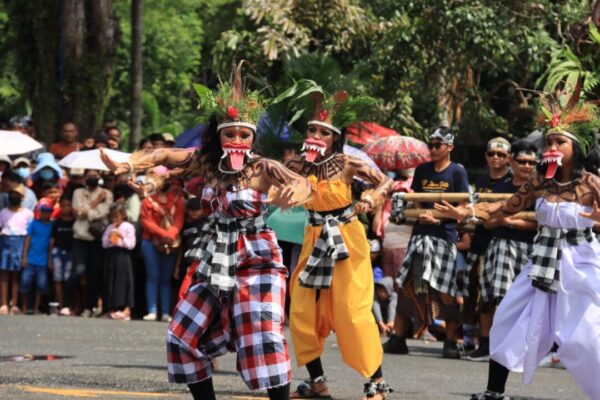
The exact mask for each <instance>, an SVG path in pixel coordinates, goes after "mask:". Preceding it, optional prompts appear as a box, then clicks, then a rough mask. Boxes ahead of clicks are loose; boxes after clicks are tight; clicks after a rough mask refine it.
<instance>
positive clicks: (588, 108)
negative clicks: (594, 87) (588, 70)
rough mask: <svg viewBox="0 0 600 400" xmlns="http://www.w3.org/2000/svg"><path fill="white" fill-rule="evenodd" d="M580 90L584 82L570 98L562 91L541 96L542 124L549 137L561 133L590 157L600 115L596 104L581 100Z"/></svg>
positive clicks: (579, 84)
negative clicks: (549, 96)
mask: <svg viewBox="0 0 600 400" xmlns="http://www.w3.org/2000/svg"><path fill="white" fill-rule="evenodd" d="M580 92H581V81H579V82H578V83H577V86H576V87H575V90H574V91H573V93H572V95H571V97H570V98H569V99H568V100H567V99H566V96H565V95H564V94H561V93H559V94H558V95H557V96H556V97H551V98H546V97H544V96H541V98H540V103H541V112H540V115H539V117H538V125H539V126H540V128H542V129H543V130H544V136H545V137H547V136H548V135H550V134H553V133H558V134H561V135H563V136H566V137H568V138H570V139H572V140H573V142H574V143H575V144H576V145H577V146H579V148H580V150H581V152H582V153H583V155H584V156H586V157H587V155H588V154H589V151H590V149H591V148H592V146H593V145H594V142H595V141H596V133H597V132H598V130H599V129H600V116H599V114H598V109H597V108H596V106H594V105H593V104H590V103H584V102H583V101H580Z"/></svg>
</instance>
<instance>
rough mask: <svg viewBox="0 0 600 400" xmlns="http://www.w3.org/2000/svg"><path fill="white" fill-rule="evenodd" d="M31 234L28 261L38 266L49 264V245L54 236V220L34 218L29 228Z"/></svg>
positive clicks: (28, 232) (28, 234) (28, 233)
mask: <svg viewBox="0 0 600 400" xmlns="http://www.w3.org/2000/svg"><path fill="white" fill-rule="evenodd" d="M27 236H29V250H28V251H27V263H28V264H32V265H37V266H47V265H48V247H49V246H50V238H51V237H52V222H51V221H48V222H44V221H41V220H39V219H34V220H33V221H31V223H30V224H29V227H28V228H27Z"/></svg>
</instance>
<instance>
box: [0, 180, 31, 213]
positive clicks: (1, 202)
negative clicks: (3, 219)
mask: <svg viewBox="0 0 600 400" xmlns="http://www.w3.org/2000/svg"><path fill="white" fill-rule="evenodd" d="M21 182H22V180H21V177H20V176H19V175H17V173H16V172H13V171H10V172H7V173H5V174H4V175H2V192H3V193H2V195H1V196H0V209H1V208H4V207H7V206H8V204H9V201H8V197H9V195H10V192H11V191H12V190H14V189H15V188H17V187H18V186H20V185H21ZM23 191H24V193H25V196H24V198H23V201H22V203H21V205H22V206H23V207H24V208H27V209H28V210H31V211H33V210H34V209H35V206H36V204H37V196H36V195H35V193H34V192H33V190H31V189H29V188H28V187H26V186H23Z"/></svg>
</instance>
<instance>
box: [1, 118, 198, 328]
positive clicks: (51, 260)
mask: <svg viewBox="0 0 600 400" xmlns="http://www.w3.org/2000/svg"><path fill="white" fill-rule="evenodd" d="M9 125H10V126H8V127H7V128H9V129H13V130H18V131H21V132H22V133H25V134H28V135H31V136H34V135H35V128H34V126H33V122H32V121H31V119H30V118H26V117H20V118H13V119H11V121H9ZM121 140H122V135H121V132H120V130H119V128H118V127H117V125H116V124H114V123H112V122H107V123H105V124H104V128H103V130H102V131H101V132H98V133H96V134H95V135H93V136H92V137H89V138H86V139H82V137H80V133H79V130H78V127H77V124H76V123H74V122H66V123H65V124H63V125H62V127H61V130H60V132H59V135H58V140H57V141H56V142H55V143H53V144H51V145H50V146H49V147H48V151H45V150H42V151H41V152H38V153H34V154H27V155H19V156H11V157H9V156H6V155H0V174H1V179H2V181H1V182H2V183H1V194H0V229H1V236H0V315H7V314H11V315H16V314H21V313H26V314H38V313H50V314H56V315H62V316H76V315H80V316H83V317H92V316H105V317H110V318H113V319H119V320H129V319H131V318H142V319H144V320H160V321H169V320H170V318H171V317H170V314H171V310H172V309H173V306H174V304H175V302H176V300H177V293H178V290H179V288H180V286H181V281H182V279H183V275H184V273H185V271H186V267H187V265H182V263H185V260H184V257H183V254H182V253H183V247H184V246H177V245H176V244H177V243H179V237H180V236H181V233H182V232H181V231H182V228H183V226H184V225H186V227H187V229H188V230H189V229H190V227H192V226H194V225H195V224H199V223H200V221H199V219H198V218H197V215H196V214H194V213H195V210H197V209H198V208H199V207H198V205H197V204H196V203H197V202H193V201H192V202H191V203H190V204H189V205H188V206H187V209H188V211H187V212H188V214H191V215H192V216H196V218H186V201H187V197H188V196H187V193H186V192H185V191H184V188H183V182H182V181H181V180H179V179H178V178H169V179H168V180H167V181H166V182H167V183H166V184H165V185H164V186H163V187H162V189H161V190H160V191H159V192H158V193H156V194H154V195H152V196H149V197H146V198H144V199H142V198H140V197H139V196H138V194H137V193H135V191H134V190H132V189H131V188H130V187H129V186H128V185H127V180H126V179H127V178H126V177H117V176H114V175H112V174H110V173H109V172H107V171H98V170H92V169H87V170H83V169H77V168H72V169H66V168H62V167H61V166H59V164H58V161H59V160H60V159H62V158H64V157H65V156H67V155H68V154H70V153H72V152H75V151H85V150H90V149H97V148H101V147H104V148H110V149H115V150H119V149H121V147H122V146H121V145H122V144H121ZM174 142H175V141H174V138H173V135H171V134H168V133H165V134H161V133H155V134H152V135H150V136H149V137H147V138H145V139H144V140H142V141H141V143H139V149H153V148H161V147H171V146H173V145H174ZM166 221H168V226H166V225H165V223H166ZM52 283H53V284H52Z"/></svg>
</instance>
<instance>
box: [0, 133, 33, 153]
mask: <svg viewBox="0 0 600 400" xmlns="http://www.w3.org/2000/svg"><path fill="white" fill-rule="evenodd" d="M0 143H2V145H1V146H0V154H4V155H7V156H10V155H14V154H25V153H31V152H32V151H36V150H39V149H41V148H42V147H44V146H43V145H42V144H41V143H40V142H38V141H36V140H34V139H33V138H31V136H27V135H25V134H23V133H21V132H18V131H2V130H0Z"/></svg>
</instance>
